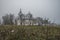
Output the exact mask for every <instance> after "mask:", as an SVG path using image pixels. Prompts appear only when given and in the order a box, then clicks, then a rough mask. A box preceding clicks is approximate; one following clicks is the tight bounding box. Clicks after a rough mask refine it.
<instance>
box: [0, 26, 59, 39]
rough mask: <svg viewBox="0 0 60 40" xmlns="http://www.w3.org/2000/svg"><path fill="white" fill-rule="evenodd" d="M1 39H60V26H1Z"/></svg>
mask: <svg viewBox="0 0 60 40" xmlns="http://www.w3.org/2000/svg"><path fill="white" fill-rule="evenodd" d="M0 40H60V27H58V26H57V27H54V26H11V25H10V26H9V25H8V26H0Z"/></svg>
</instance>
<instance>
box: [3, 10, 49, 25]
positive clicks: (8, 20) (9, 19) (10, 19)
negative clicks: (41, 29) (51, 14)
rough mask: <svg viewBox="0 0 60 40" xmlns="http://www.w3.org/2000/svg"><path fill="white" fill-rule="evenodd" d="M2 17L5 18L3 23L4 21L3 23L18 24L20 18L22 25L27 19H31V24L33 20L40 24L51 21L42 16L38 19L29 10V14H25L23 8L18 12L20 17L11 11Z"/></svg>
mask: <svg viewBox="0 0 60 40" xmlns="http://www.w3.org/2000/svg"><path fill="white" fill-rule="evenodd" d="M26 16H27V17H26ZM2 19H3V23H2V24H3V25H17V20H20V25H22V24H23V23H24V21H25V20H26V19H28V20H29V23H30V25H31V20H32V21H33V23H35V22H37V23H38V25H42V24H49V23H50V21H49V19H46V18H45V19H43V18H41V17H37V18H36V19H34V17H33V15H32V14H31V13H30V12H28V14H27V15H24V14H23V12H22V10H21V9H20V11H19V13H18V17H16V18H15V16H14V14H11V13H10V14H6V15H4V16H2Z"/></svg>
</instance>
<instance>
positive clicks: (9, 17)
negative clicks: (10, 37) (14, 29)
mask: <svg viewBox="0 0 60 40" xmlns="http://www.w3.org/2000/svg"><path fill="white" fill-rule="evenodd" d="M13 18H14V15H13V14H9V15H8V14H6V15H5V16H2V19H3V24H5V25H8V24H10V25H12V24H13Z"/></svg>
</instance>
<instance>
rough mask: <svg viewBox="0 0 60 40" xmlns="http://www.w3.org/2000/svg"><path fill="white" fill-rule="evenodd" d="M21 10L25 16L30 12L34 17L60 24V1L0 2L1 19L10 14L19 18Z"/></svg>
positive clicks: (10, 0) (15, 0) (14, 0)
mask: <svg viewBox="0 0 60 40" xmlns="http://www.w3.org/2000/svg"><path fill="white" fill-rule="evenodd" d="M20 8H21V9H22V11H23V13H24V14H27V13H28V12H29V11H30V12H31V14H33V16H34V17H42V18H49V19H50V20H51V21H52V22H53V21H55V23H57V24H60V0H0V18H1V17H2V16H3V15H5V14H8V13H12V14H14V15H15V16H17V15H18V12H19V11H20Z"/></svg>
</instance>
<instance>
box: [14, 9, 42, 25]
mask: <svg viewBox="0 0 60 40" xmlns="http://www.w3.org/2000/svg"><path fill="white" fill-rule="evenodd" d="M15 20H16V24H17V25H41V24H42V23H41V21H40V20H42V18H40V17H37V18H34V17H33V15H32V14H31V13H30V12H28V14H23V13H22V10H21V9H20V12H19V13H18V18H16V19H15Z"/></svg>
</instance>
